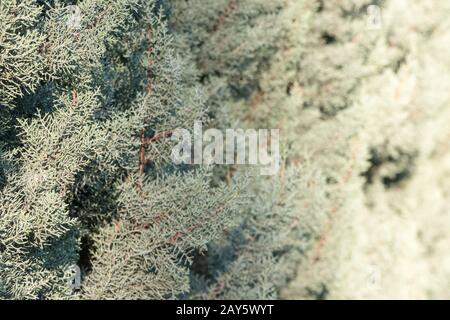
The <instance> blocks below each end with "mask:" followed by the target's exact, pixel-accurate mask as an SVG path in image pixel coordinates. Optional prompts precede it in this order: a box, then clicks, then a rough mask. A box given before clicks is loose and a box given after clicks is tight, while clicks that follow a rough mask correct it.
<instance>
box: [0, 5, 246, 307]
mask: <svg viewBox="0 0 450 320" xmlns="http://www.w3.org/2000/svg"><path fill="white" fill-rule="evenodd" d="M69 4H70V3H68V2H67V3H66V2H63V1H49V2H46V3H42V2H41V1H25V2H21V3H19V2H18V1H9V0H6V1H2V3H1V8H2V10H1V13H0V14H1V15H2V19H1V21H2V22H1V23H2V24H5V26H6V28H3V27H2V31H1V32H2V33H1V36H2V38H1V40H2V41H1V45H0V68H1V69H2V73H1V75H0V102H1V108H2V110H1V112H2V124H5V127H4V128H2V131H1V132H0V134H1V137H2V145H1V154H0V156H1V167H0V168H1V172H2V175H1V180H0V182H1V191H0V297H1V298H12V299H23V298H30V299H67V298H94V297H95V298H163V297H177V296H179V295H180V294H181V293H186V292H187V291H189V281H188V280H189V278H188V270H189V265H190V259H191V258H190V254H191V252H192V251H193V250H198V249H201V248H204V247H205V245H206V243H207V242H208V241H210V240H212V239H214V238H216V237H218V236H219V235H220V230H221V229H222V228H223V227H224V226H227V225H231V224H232V222H233V217H234V213H235V212H237V210H234V209H233V208H235V207H236V204H238V203H239V201H238V200H236V199H237V198H238V195H241V194H242V192H241V191H239V190H238V188H237V187H236V186H233V187H226V186H215V187H212V186H211V185H210V183H209V181H210V180H211V178H210V176H209V174H208V173H207V172H204V171H202V172H198V173H196V172H193V171H190V170H189V168H179V167H174V166H173V165H172V164H171V162H170V159H169V155H170V153H169V152H170V150H171V146H172V145H173V142H171V141H170V139H169V138H168V137H169V136H170V130H173V129H175V128H177V127H186V128H189V127H191V125H192V123H193V121H194V119H195V120H199V119H203V118H204V111H205V107H204V104H203V102H202V100H201V98H199V94H198V92H197V90H196V89H195V88H194V87H193V85H192V84H193V83H192V81H189V79H190V78H191V77H192V76H193V71H192V70H191V69H190V68H186V67H185V64H184V62H183V61H182V59H180V58H179V57H178V55H177V52H176V51H175V50H174V49H173V45H172V37H171V36H170V35H169V34H168V32H167V28H166V26H165V25H164V22H163V20H164V17H163V16H162V15H161V14H160V13H159V12H160V10H159V7H157V5H156V2H155V1H140V0H121V1H108V0H86V1H78V2H77V6H78V8H79V9H80V12H81V13H82V17H81V19H78V20H77V21H78V22H79V25H77V26H74V25H73V23H72V22H73V21H74V20H73V19H72V18H73V17H71V16H70V14H73V12H74V11H73V10H71V9H70V8H71V7H70V6H69ZM68 21H69V22H70V23H68ZM2 26H3V25H2ZM4 30H5V31H4ZM20 46H23V47H24V48H25V49H24V50H25V52H24V53H23V54H22V53H18V52H16V51H23V50H22V49H21V47H20ZM11 48H12V49H11ZM25 53H27V54H25ZM14 59H16V60H14ZM4 70H6V71H7V72H5V73H3V71H4ZM160 133H165V134H161V135H158V134H160ZM238 185H240V184H238ZM157 216H160V218H159V221H158V219H156V217H157ZM120 261H122V262H123V263H125V264H124V265H123V268H119V267H120V266H121V265H120ZM74 265H79V267H81V270H82V283H81V290H76V292H73V290H72V289H73V288H72V287H71V286H69V285H68V282H69V280H70V276H71V273H70V270H72V269H71V268H72V267H73V266H74ZM117 268H119V270H117ZM111 272H114V277H112V275H111ZM130 275H133V276H132V277H130ZM124 282H125V283H126V285H124ZM137 284H141V285H142V286H139V285H137ZM118 288H121V289H120V290H118Z"/></svg>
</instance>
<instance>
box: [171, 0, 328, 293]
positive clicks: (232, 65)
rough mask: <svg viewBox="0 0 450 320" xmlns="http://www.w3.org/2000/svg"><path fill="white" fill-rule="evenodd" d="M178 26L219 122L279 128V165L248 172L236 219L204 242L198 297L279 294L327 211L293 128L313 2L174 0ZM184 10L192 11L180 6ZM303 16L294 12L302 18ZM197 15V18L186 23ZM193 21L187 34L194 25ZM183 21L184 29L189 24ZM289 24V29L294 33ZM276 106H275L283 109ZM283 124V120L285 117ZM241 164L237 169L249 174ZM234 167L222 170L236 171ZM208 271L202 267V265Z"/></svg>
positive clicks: (319, 179) (315, 172) (317, 175)
mask: <svg viewBox="0 0 450 320" xmlns="http://www.w3.org/2000/svg"><path fill="white" fill-rule="evenodd" d="M172 4H173V6H172V19H171V22H172V24H173V28H174V30H176V31H177V32H180V33H181V34H187V37H188V38H189V37H190V39H191V42H188V43H186V42H184V43H179V46H180V47H182V48H183V47H185V46H186V45H190V46H191V47H190V50H191V51H192V52H193V54H194V56H193V61H195V62H196V64H197V66H198V68H199V70H200V72H201V76H202V77H201V82H202V84H203V85H204V87H205V90H206V92H207V94H208V99H207V100H206V101H207V103H208V104H210V105H211V106H213V108H212V113H213V114H214V116H215V121H216V122H217V123H218V124H219V125H235V126H239V127H250V128H252V127H253V128H255V127H256V128H258V127H263V128H282V139H283V142H284V143H283V153H284V156H285V157H284V164H283V166H282V167H283V169H282V170H281V171H280V172H279V174H277V175H276V176H274V177H270V178H265V177H260V176H257V175H255V176H253V177H252V179H251V180H250V181H251V184H250V187H249V194H250V197H251V199H252V201H251V204H250V205H249V206H244V207H242V214H241V215H240V224H239V226H238V227H237V228H235V229H231V230H229V231H228V233H229V234H228V237H227V238H226V239H223V240H221V241H218V242H216V243H213V244H211V245H210V248H209V251H208V254H207V256H206V257H205V258H200V259H199V260H201V261H203V262H202V263H203V265H206V266H202V267H201V268H199V270H198V272H194V274H193V279H194V280H193V281H194V283H195V284H196V290H197V293H196V295H195V296H196V297H200V298H207V299H211V298H225V299H240V298H253V299H265V298H276V297H277V296H278V293H279V291H280V289H281V288H283V287H284V286H285V285H286V283H288V282H289V280H290V279H292V277H293V276H294V274H295V270H296V265H297V263H299V262H300V261H302V260H304V259H306V257H307V255H308V254H309V253H310V252H311V251H316V245H315V243H316V242H317V240H318V237H319V235H320V232H321V230H322V227H323V224H324V222H325V221H326V216H327V212H326V211H325V210H324V209H323V206H324V204H325V203H326V202H327V200H326V197H327V196H326V194H325V192H324V190H325V177H324V175H323V174H322V173H321V169H320V167H317V166H315V164H314V162H313V159H312V158H311V157H309V156H308V153H307V152H308V151H307V148H305V150H301V151H306V152H302V153H300V150H298V149H295V148H298V145H295V146H294V142H295V140H296V132H295V131H290V130H291V129H293V128H294V127H295V125H294V124H292V122H293V120H295V118H292V116H294V117H295V116H297V115H298V109H299V108H301V106H298V105H294V104H293V99H292V97H291V93H290V87H291V86H292V85H293V82H294V81H295V80H296V76H297V75H298V73H297V72H298V69H297V68H296V67H297V65H298V63H299V61H300V59H301V57H302V55H304V54H305V51H306V49H305V48H304V47H303V46H302V44H304V42H305V41H306V40H305V39H304V38H302V36H305V37H306V34H307V30H308V28H309V27H310V26H311V16H312V13H313V12H314V9H315V6H314V3H312V2H311V1H274V2H271V3H270V4H269V3H267V2H266V1H258V0H254V1H253V0H252V1H233V0H228V1H217V2H214V4H211V5H206V6H205V5H204V3H203V2H201V1H173V2H172ZM187 7H191V8H195V10H186V8H187ZM299 13H300V14H299ZM187 21H194V23H187ZM195 23H196V24H197V25H195V30H196V31H197V32H193V30H192V29H191V28H194V27H191V26H192V25H194V24H195ZM186 26H187V27H186ZM292 30H295V33H294V31H292ZM280 109H281V112H280ZM286 122H287V123H286ZM245 170H247V169H245V168H237V172H241V171H245ZM233 172H234V170H229V171H228V173H223V172H221V173H220V174H219V176H220V175H221V174H223V176H224V177H225V178H226V177H227V176H228V177H229V176H232V175H233ZM205 270H206V271H205Z"/></svg>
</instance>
